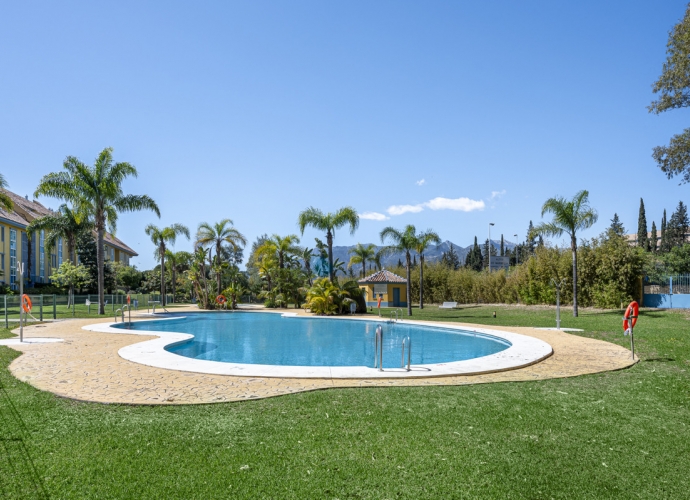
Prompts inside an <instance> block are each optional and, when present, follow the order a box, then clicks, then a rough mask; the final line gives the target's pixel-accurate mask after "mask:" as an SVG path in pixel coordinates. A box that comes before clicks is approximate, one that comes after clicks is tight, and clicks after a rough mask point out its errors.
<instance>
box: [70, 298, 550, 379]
mask: <svg viewBox="0 0 690 500" xmlns="http://www.w3.org/2000/svg"><path fill="white" fill-rule="evenodd" d="M266 313H268V314H270V313H271V312H268V311H262V312H259V311H256V312H254V311H251V312H249V311H243V312H242V313H241V314H266ZM192 314H200V313H192ZM209 314H233V313H213V312H210V313H209ZM278 314H281V313H278ZM183 315H184V313H180V315H178V316H175V318H179V317H180V316H183ZM282 315H283V317H285V318H286V319H287V318H290V319H294V320H296V321H300V320H308V319H310V318H311V317H310V316H299V315H297V314H295V313H282ZM323 318H324V317H321V316H320V317H319V319H323ZM164 319H172V318H168V317H160V318H156V320H164ZM327 319H328V320H331V321H338V320H355V321H368V322H374V323H384V324H385V323H386V321H385V320H384V319H383V318H380V319H379V318H377V319H371V318H360V317H356V316H354V317H353V316H345V317H327ZM144 321H151V320H144ZM140 322H141V321H137V323H140ZM403 323H411V324H415V325H420V326H429V327H436V328H442V329H444V330H461V331H462V332H464V333H466V332H468V331H469V332H475V333H480V334H483V335H489V336H493V337H498V338H500V339H503V340H507V341H508V342H510V343H511V344H512V345H511V346H510V347H508V348H507V349H505V350H503V351H501V352H498V353H496V354H491V355H489V356H482V357H480V358H474V359H468V360H464V361H454V362H449V363H438V364H426V365H412V369H411V370H410V371H409V372H408V371H407V370H404V369H402V368H385V369H384V370H383V371H379V370H378V369H375V368H372V367H369V366H280V365H261V364H246V363H226V362H222V361H207V360H201V359H194V358H188V357H185V356H181V355H179V354H173V353H172V352H169V351H166V350H165V347H166V346H170V345H173V344H177V343H180V342H186V341H188V340H189V339H192V338H194V335H191V334H189V333H176V332H153V331H145V330H128V329H124V328H113V327H112V326H111V325H113V324H114V323H99V324H95V325H87V326H84V327H82V328H83V329H84V330H89V331H92V332H100V333H112V334H119V335H145V336H156V337H158V338H155V339H151V340H146V341H144V342H139V343H136V344H132V345H128V346H126V347H123V348H121V349H120V350H119V351H118V354H119V355H120V357H122V358H124V359H126V360H128V361H132V362H134V363H140V364H142V365H146V366H152V367H156V368H164V369H168V370H180V371H185V372H195V373H207V374H212V375H232V376H239V377H279V378H324V379H329V378H337V379H379V378H421V377H442V376H451V375H477V374H480V373H492V372H498V371H505V370H514V369H516V368H521V367H524V366H529V365H532V364H534V363H538V362H539V361H541V360H543V359H545V358H548V357H549V356H551V354H553V349H552V348H551V346H550V345H549V344H547V343H546V342H544V341H542V340H539V339H537V338H534V337H529V336H527V335H520V334H518V333H513V332H504V331H499V330H490V329H488V328H474V327H468V326H466V325H465V326H454V325H449V324H442V325H439V324H438V323H436V322H432V321H417V320H404V321H403Z"/></svg>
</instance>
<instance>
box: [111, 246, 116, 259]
mask: <svg viewBox="0 0 690 500" xmlns="http://www.w3.org/2000/svg"><path fill="white" fill-rule="evenodd" d="M110 260H111V261H114V260H115V249H114V248H113V247H110Z"/></svg>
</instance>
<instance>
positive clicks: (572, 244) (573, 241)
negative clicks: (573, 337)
mask: <svg viewBox="0 0 690 500" xmlns="http://www.w3.org/2000/svg"><path fill="white" fill-rule="evenodd" d="M570 247H571V249H572V251H573V316H574V317H575V318H577V240H576V239H575V235H573V237H572V238H571V240H570Z"/></svg>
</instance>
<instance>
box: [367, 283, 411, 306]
mask: <svg viewBox="0 0 690 500" xmlns="http://www.w3.org/2000/svg"><path fill="white" fill-rule="evenodd" d="M359 288H361V289H362V290H364V292H365V296H364V300H366V302H367V305H368V306H376V305H378V296H374V284H373V283H367V284H364V285H359ZM394 288H398V289H400V302H399V303H398V304H397V305H396V304H394V303H393V289H394ZM381 307H407V284H405V283H387V284H386V292H385V293H384V294H383V296H382V297H381Z"/></svg>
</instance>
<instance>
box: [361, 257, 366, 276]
mask: <svg viewBox="0 0 690 500" xmlns="http://www.w3.org/2000/svg"><path fill="white" fill-rule="evenodd" d="M366 272H367V261H366V259H362V279H364V278H366V277H367V275H366V274H365V273H366Z"/></svg>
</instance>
